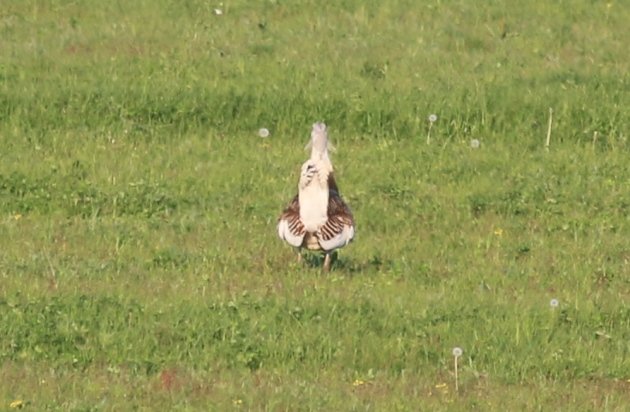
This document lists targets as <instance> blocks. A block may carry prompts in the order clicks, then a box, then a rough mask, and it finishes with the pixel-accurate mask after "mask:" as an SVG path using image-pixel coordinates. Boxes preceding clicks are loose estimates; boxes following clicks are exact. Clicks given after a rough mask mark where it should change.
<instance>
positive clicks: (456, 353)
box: [453, 346, 464, 358]
mask: <svg viewBox="0 0 630 412" xmlns="http://www.w3.org/2000/svg"><path fill="white" fill-rule="evenodd" d="M463 353H464V351H463V350H462V348H460V347H459V346H456V347H454V348H453V356H455V357H456V358H459V357H460V356H462V354H463Z"/></svg>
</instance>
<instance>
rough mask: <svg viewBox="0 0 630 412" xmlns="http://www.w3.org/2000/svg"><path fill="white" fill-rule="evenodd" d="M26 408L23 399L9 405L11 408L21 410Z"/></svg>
mask: <svg viewBox="0 0 630 412" xmlns="http://www.w3.org/2000/svg"><path fill="white" fill-rule="evenodd" d="M23 407H24V401H23V400H22V399H16V400H14V401H13V402H11V403H10V404H9V408H13V409H19V408H23Z"/></svg>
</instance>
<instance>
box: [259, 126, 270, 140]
mask: <svg viewBox="0 0 630 412" xmlns="http://www.w3.org/2000/svg"><path fill="white" fill-rule="evenodd" d="M270 134H271V133H270V132H269V129H267V128H266V127H261V128H260V129H258V136H260V137H262V138H265V137H269V135H270Z"/></svg>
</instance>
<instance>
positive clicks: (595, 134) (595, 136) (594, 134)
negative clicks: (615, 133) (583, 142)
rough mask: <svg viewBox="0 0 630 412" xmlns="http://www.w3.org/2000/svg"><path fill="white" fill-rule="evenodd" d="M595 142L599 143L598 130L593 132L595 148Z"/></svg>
mask: <svg viewBox="0 0 630 412" xmlns="http://www.w3.org/2000/svg"><path fill="white" fill-rule="evenodd" d="M595 143H597V130H595V131H594V132H593V148H595Z"/></svg>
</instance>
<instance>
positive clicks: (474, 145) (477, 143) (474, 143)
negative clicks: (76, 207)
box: [470, 139, 481, 149]
mask: <svg viewBox="0 0 630 412" xmlns="http://www.w3.org/2000/svg"><path fill="white" fill-rule="evenodd" d="M479 146H481V142H480V141H479V140H477V139H472V140H471V141H470V147H472V148H473V149H479Z"/></svg>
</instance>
